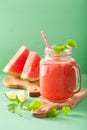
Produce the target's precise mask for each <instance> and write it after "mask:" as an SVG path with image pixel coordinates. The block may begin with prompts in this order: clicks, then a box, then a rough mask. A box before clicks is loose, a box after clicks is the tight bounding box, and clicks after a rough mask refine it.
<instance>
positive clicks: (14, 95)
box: [5, 91, 16, 100]
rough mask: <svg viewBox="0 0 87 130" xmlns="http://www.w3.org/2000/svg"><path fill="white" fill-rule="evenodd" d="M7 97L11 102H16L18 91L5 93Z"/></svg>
mask: <svg viewBox="0 0 87 130" xmlns="http://www.w3.org/2000/svg"><path fill="white" fill-rule="evenodd" d="M5 95H6V97H7V98H8V99H10V100H15V99H16V91H8V92H5Z"/></svg>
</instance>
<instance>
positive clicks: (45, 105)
mask: <svg viewBox="0 0 87 130" xmlns="http://www.w3.org/2000/svg"><path fill="white" fill-rule="evenodd" d="M3 84H4V85H5V86H7V87H10V88H22V89H27V90H29V95H30V96H35V97H38V96H39V97H38V100H40V101H41V102H42V105H41V107H40V108H38V109H37V110H34V111H32V115H33V116H34V117H47V113H48V111H49V110H50V109H51V108H57V109H61V108H62V107H63V106H70V107H71V108H72V107H74V106H75V105H76V104H78V103H79V102H80V101H81V100H82V99H83V98H85V97H86V96H87V89H81V90H80V91H79V92H78V93H76V94H74V95H73V97H71V98H68V99H67V100H65V101H62V102H60V101H50V100H48V99H46V98H44V97H42V96H40V87H39V81H37V82H33V83H30V82H28V81H27V80H22V79H20V78H16V77H10V76H9V77H5V78H4V79H3Z"/></svg>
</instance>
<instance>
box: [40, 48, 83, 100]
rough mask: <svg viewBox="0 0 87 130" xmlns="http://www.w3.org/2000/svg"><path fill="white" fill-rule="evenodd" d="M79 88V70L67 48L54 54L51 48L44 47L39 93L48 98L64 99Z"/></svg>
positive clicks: (69, 49) (70, 51)
mask: <svg viewBox="0 0 87 130" xmlns="http://www.w3.org/2000/svg"><path fill="white" fill-rule="evenodd" d="M80 89H81V71H80V66H79V65H78V64H77V63H76V60H75V59H74V58H72V49H71V48H68V49H66V50H65V51H64V52H62V53H60V54H55V53H54V51H53V49H52V48H48V47H46V48H45V55H44V58H42V59H41V61H40V93H41V96H43V97H45V98H47V99H49V100H66V99H68V98H70V97H72V96H73V95H74V94H75V93H77V92H79V91H80Z"/></svg>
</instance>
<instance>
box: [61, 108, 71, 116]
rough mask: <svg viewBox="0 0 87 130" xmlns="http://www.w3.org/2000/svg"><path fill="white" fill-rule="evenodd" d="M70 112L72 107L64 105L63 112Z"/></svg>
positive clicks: (65, 113)
mask: <svg viewBox="0 0 87 130" xmlns="http://www.w3.org/2000/svg"><path fill="white" fill-rule="evenodd" d="M69 112H70V107H69V106H64V107H63V108H62V113H63V114H64V115H67V114H68V113H69Z"/></svg>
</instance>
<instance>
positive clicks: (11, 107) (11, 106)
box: [8, 103, 18, 113]
mask: <svg viewBox="0 0 87 130" xmlns="http://www.w3.org/2000/svg"><path fill="white" fill-rule="evenodd" d="M17 107H18V105H17V104H16V103H11V104H8V110H9V111H11V112H13V113H14V112H15V110H16V108H17Z"/></svg>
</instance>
